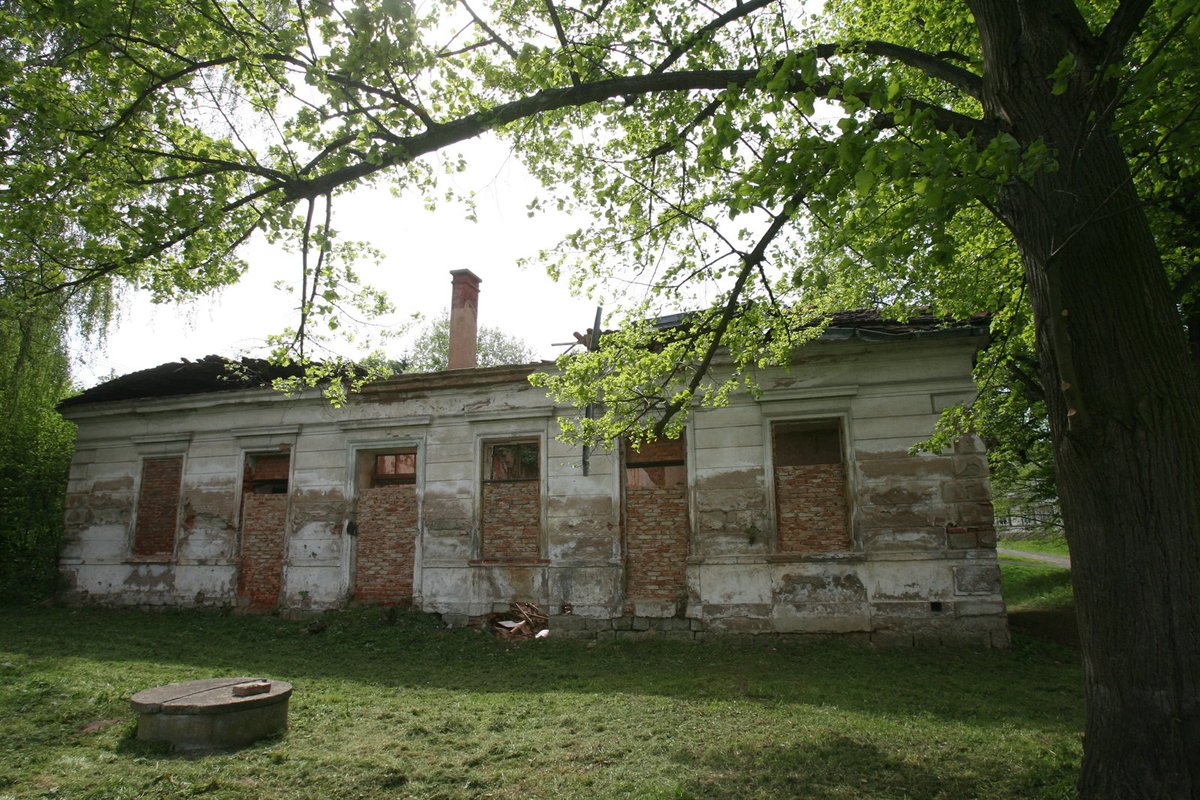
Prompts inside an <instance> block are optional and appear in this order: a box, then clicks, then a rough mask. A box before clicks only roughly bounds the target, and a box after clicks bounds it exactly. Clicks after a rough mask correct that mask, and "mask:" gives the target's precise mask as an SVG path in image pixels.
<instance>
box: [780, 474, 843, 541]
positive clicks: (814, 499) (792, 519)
mask: <svg viewBox="0 0 1200 800" xmlns="http://www.w3.org/2000/svg"><path fill="white" fill-rule="evenodd" d="M775 503H776V508H777V509H778V517H777V523H776V525H777V528H778V533H779V539H778V543H777V546H778V549H779V552H781V553H823V552H830V551H837V550H847V549H849V547H850V532H849V529H848V525H847V524H846V522H847V520H846V470H845V468H844V467H843V466H842V465H841V464H806V465H803V466H792V467H776V468H775Z"/></svg>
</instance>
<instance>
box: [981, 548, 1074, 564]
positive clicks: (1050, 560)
mask: <svg viewBox="0 0 1200 800" xmlns="http://www.w3.org/2000/svg"><path fill="white" fill-rule="evenodd" d="M996 555H1000V556H1010V557H1012V558H1027V559H1029V560H1030V561H1040V562H1042V563H1043V564H1053V565H1054V566H1056V567H1062V568H1063V569H1070V568H1071V559H1070V558H1068V557H1067V556H1052V555H1049V554H1048V553H1031V552H1029V551H1028V550H1009V549H1008V548H1007V547H997V548H996Z"/></svg>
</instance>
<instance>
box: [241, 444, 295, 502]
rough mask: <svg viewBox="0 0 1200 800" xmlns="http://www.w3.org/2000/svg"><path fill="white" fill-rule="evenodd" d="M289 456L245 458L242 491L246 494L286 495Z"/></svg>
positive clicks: (272, 455) (289, 466) (289, 465)
mask: <svg viewBox="0 0 1200 800" xmlns="http://www.w3.org/2000/svg"><path fill="white" fill-rule="evenodd" d="M290 469H291V455H290V454H287V453H283V454H274V453H272V454H270V455H251V456H246V468H245V472H244V474H243V475H242V491H243V492H244V493H246V494H287V491H288V472H289V471H290Z"/></svg>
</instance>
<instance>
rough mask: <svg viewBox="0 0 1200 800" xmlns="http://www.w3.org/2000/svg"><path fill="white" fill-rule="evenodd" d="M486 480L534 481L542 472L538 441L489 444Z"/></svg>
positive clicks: (485, 468)
mask: <svg viewBox="0 0 1200 800" xmlns="http://www.w3.org/2000/svg"><path fill="white" fill-rule="evenodd" d="M484 470H485V474H484V480H485V481H534V480H537V479H538V476H539V475H540V473H541V470H540V459H539V457H538V443H537V442H513V443H505V444H493V445H488V449H487V460H486V462H485V464H484Z"/></svg>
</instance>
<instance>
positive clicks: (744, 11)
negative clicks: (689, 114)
mask: <svg viewBox="0 0 1200 800" xmlns="http://www.w3.org/2000/svg"><path fill="white" fill-rule="evenodd" d="M773 2H774V0H750V2H748V3H744V4H739V5H736V6H734V7H733V8H731V9H729V10H728V11H726V12H725V13H724V14H722V15H721V16H719V17H717V18H716V19H714V20H713V21H712V22H710V23H708V24H707V25H705V26H704V27H703V28H701V29H700V30H698V31H695V32H694V33H692V35H691V36H689V37H687V38H686V39H684V40H683V41H682V42H680V43H679V44H677V45H675V47H674V48H673V49H672V50H671V52H670V53H668V54H667V57H666V58H665V59H663V61H662V62H661V63H660V64H659V65H658V66H657V67H655V68H654V69H653V72H654V73H661V72H666V70H667V69H668V68H670V66H671V65H672V64H674V63H675V62H676V61H678V60H679V59H681V58H683V56H684V55H685V54H686V53H687V51H688V50H691V49H692V46H693V45H695V44H696V42H698V41H700V39H702V38H703V37H704V36H706V35H708V34H710V33H712V32H713V31H717V30H720V29H721V28H724V27H725V26H726V25H728V24H729V23H731V22H733V21H734V20H738V19H741V18H742V17H744V16H747V15H748V14H752V13H753V12H755V11H757V10H758V9H760V8H762V7H763V6H766V5H770V4H771V3H773Z"/></svg>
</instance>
